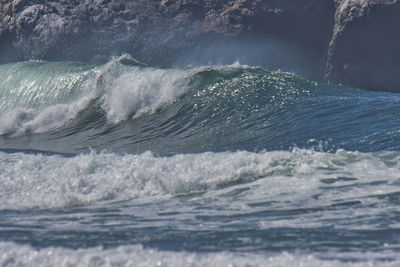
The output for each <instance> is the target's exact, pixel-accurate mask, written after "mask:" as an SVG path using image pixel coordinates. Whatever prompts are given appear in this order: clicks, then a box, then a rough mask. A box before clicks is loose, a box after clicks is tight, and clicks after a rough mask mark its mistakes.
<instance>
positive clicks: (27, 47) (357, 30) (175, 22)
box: [0, 0, 400, 91]
mask: <svg viewBox="0 0 400 267" xmlns="http://www.w3.org/2000/svg"><path fill="white" fill-rule="evenodd" d="M399 26H400V3H399V0H230V1H229V0H137V1H128V0H85V1H77V0H61V1H45V0H37V1H28V0H14V1H0V63H4V62H9V61H15V60H26V59H45V60H75V61H88V62H99V61H105V60H108V59H109V58H110V57H111V56H119V55H121V54H123V53H129V54H131V55H133V56H134V57H135V58H137V59H138V60H140V61H142V62H145V63H148V64H155V65H167V66H168V65H171V64H173V63H174V62H177V61H178V59H179V58H180V57H183V55H188V54H194V53H198V54H200V55H202V53H204V51H205V50H206V48H207V47H210V46H212V45H214V46H215V45H216V46H220V47H222V48H224V46H225V45H226V44H228V43H230V42H233V43H234V42H237V43H238V44H241V45H242V44H244V43H246V41H248V40H253V43H256V45H252V46H251V48H250V50H257V49H258V53H259V54H258V55H257V54H256V53H257V51H253V54H256V56H255V57H258V58H261V59H260V61H263V60H265V61H266V60H268V57H267V56H265V57H263V54H265V53H266V52H265V49H264V50H263V49H260V48H262V46H263V45H264V44H265V47H266V48H268V45H267V42H268V40H270V38H277V39H279V40H280V41H279V42H278V43H277V44H278V45H279V46H282V47H283V46H285V45H280V42H282V43H286V44H290V45H293V46H295V47H296V49H298V51H299V52H298V54H302V55H303V56H304V57H305V58H307V59H308V63H305V64H303V66H304V68H310V69H312V72H313V73H314V75H313V77H312V78H314V79H319V80H322V79H323V78H324V77H325V79H326V80H328V81H332V82H339V83H344V84H349V85H352V86H356V87H362V88H367V89H373V90H389V91H400V84H399V83H400V82H399V81H400V79H398V78H397V74H398V73H399V71H400V67H399V66H400V65H399V64H397V62H399V59H400V53H398V52H397V49H398V47H399V45H400V34H399V32H398V30H397V29H399ZM222 50H225V51H222ZM228 50H229V49H221V53H220V54H223V53H231V54H237V53H238V51H239V50H237V49H236V50H235V49H231V50H232V51H228ZM216 53H219V51H218V50H217V52H216ZM214 55H215V53H214V54H213V55H212V56H214ZM285 60H286V59H285ZM290 60H295V59H290V58H289V59H288V61H290ZM256 63H257V64H258V63H259V61H257V62H256ZM311 65H313V66H314V67H313V68H311V67H310V66H311Z"/></svg>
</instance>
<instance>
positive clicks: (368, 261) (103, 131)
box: [0, 56, 400, 266]
mask: <svg viewBox="0 0 400 267" xmlns="http://www.w3.org/2000/svg"><path fill="white" fill-rule="evenodd" d="M399 113H400V95H398V94H393V93H387V92H371V91H364V90H360V89H354V88H349V87H345V86H340V85H332V84H324V83H318V82H314V81H308V80H305V79H302V78H300V77H298V76H296V75H295V74H291V73H286V72H282V71H274V72H271V71H267V70H264V69H262V68H260V67H252V66H245V65H240V64H233V65H224V66H204V67H191V68H177V69H173V68H155V67H150V66H146V65H143V64H141V63H139V62H137V61H135V60H134V59H133V58H131V57H129V56H122V57H120V58H115V59H113V60H110V61H109V62H108V63H107V64H104V65H87V64H81V63H74V62H44V61H26V62H18V63H11V64H5V65H0V265H1V266H21V265H22V266H398V265H400V256H399V255H400V116H398V114H399Z"/></svg>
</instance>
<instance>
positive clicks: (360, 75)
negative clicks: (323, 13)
mask: <svg viewBox="0 0 400 267" xmlns="http://www.w3.org/2000/svg"><path fill="white" fill-rule="evenodd" d="M399 29H400V2H399V1H397V0H391V1H388V0H386V1H385V0H374V1H373V0H371V1H366V0H364V1H361V0H358V1H356V0H353V1H349V0H346V1H337V11H336V14H335V26H334V32H333V37H332V40H331V43H330V45H329V51H328V56H327V59H328V60H327V72H326V79H327V80H329V81H332V82H341V83H344V84H348V85H352V86H355V87H360V88H365V89H371V90H382V91H397V92H400V79H399V76H398V75H399V74H400V64H399V62H400V52H399V50H398V48H399V47H400V32H399Z"/></svg>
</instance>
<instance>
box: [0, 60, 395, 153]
mask: <svg viewBox="0 0 400 267" xmlns="http://www.w3.org/2000/svg"><path fill="white" fill-rule="evenodd" d="M0 74H1V76H0V77H2V78H0V79H2V80H1V83H0V84H1V85H0V86H1V98H0V111H1V120H0V134H1V137H0V147H1V148H3V149H23V150H28V149H30V150H38V151H48V152H57V153H66V154H69V153H70V154H75V153H80V152H85V151H88V150H89V149H95V150H107V151H113V152H122V153H125V152H127V153H141V152H144V151H148V150H151V151H153V152H154V153H157V154H160V155H168V154H174V153H197V152H204V151H214V152H219V151H226V150H230V151H236V150H247V151H261V150H276V149H288V148H291V147H311V146H314V147H315V146H323V147H324V149H325V150H331V151H335V150H336V149H347V150H358V151H364V152H371V151H380V150H398V148H399V145H400V139H399V130H400V129H399V127H398V125H399V118H398V116H396V114H397V112H398V111H400V109H399V107H398V105H397V103H398V102H399V100H400V99H399V96H398V95H396V94H390V93H379V92H367V91H361V90H356V89H351V88H346V87H341V86H333V85H327V84H321V83H316V82H309V81H306V80H303V79H301V78H298V77H296V76H295V75H292V74H289V73H282V72H268V71H265V70H263V69H260V68H254V67H248V66H241V65H231V66H224V67H203V68H195V69H185V70H175V69H157V68H151V67H147V66H144V65H141V64H140V63H138V62H136V61H134V60H133V59H131V58H129V57H127V56H125V57H121V58H118V59H115V60H113V61H111V62H110V63H108V64H106V65H104V66H92V65H89V66H86V65H78V64H75V63H47V62H36V61H32V62H23V63H16V64H10V65H3V66H1V68H0ZM61 143H62V145H61Z"/></svg>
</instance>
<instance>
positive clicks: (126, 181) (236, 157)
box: [0, 150, 400, 225]
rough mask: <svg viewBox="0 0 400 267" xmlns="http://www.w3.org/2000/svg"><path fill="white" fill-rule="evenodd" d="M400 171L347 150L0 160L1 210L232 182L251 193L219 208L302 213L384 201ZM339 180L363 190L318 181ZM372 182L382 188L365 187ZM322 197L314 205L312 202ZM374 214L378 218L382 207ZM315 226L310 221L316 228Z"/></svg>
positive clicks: (213, 188) (218, 190) (209, 188)
mask: <svg viewBox="0 0 400 267" xmlns="http://www.w3.org/2000/svg"><path fill="white" fill-rule="evenodd" d="M398 158H399V156H397V157H396V159H398ZM399 162H400V161H399ZM399 171H400V166H399V164H397V163H396V165H394V166H388V165H387V163H386V162H384V160H383V159H381V158H378V157H375V156H373V155H370V154H361V153H355V154H354V155H353V154H352V152H345V151H339V152H338V153H336V154H329V153H320V152H315V151H312V150H295V151H291V152H290V151H287V152H285V151H281V152H280V151H275V152H262V153H250V152H226V153H202V154H186V155H175V156H173V157H156V156H154V155H152V154H151V153H150V152H147V153H144V154H141V155H116V154H107V153H100V154H96V153H91V154H84V155H78V156H75V157H72V158H64V157H61V156H56V155H54V156H46V155H27V154H19V153H17V154H7V153H0V184H1V187H0V209H28V208H35V207H36V208H60V207H70V206H77V205H89V204H92V203H96V202H102V201H111V202H113V201H125V200H133V199H146V198H149V199H150V201H152V200H151V199H153V200H154V199H158V198H165V197H167V198H168V197H171V196H175V195H178V194H187V193H191V192H198V191H203V192H208V194H211V197H215V196H216V195H218V194H224V191H226V190H228V191H229V190H232V188H235V187H234V186H228V187H224V185H229V184H232V183H233V184H235V183H239V185H238V186H242V185H243V183H244V184H245V185H244V186H246V187H249V188H250V189H251V191H249V192H251V193H248V194H246V195H244V196H242V198H241V199H240V200H237V201H234V203H230V199H229V198H223V197H221V198H222V199H223V201H222V200H221V202H220V203H215V205H225V206H226V207H227V209H228V210H229V206H230V205H232V209H235V207H234V205H236V204H237V203H238V202H240V203H243V205H244V206H245V207H244V210H243V212H246V210H248V209H250V208H246V205H247V203H252V202H260V201H261V202H262V201H269V200H272V201H275V202H277V203H278V204H277V205H278V206H279V205H280V204H279V203H281V204H282V203H286V204H285V205H286V206H288V205H289V206H290V205H294V206H295V205H301V206H302V207H303V208H308V207H309V208H312V207H321V206H324V205H325V206H329V205H331V204H334V203H338V202H343V201H346V200H354V199H356V198H357V197H358V198H360V199H362V200H363V201H364V202H366V203H367V202H368V201H379V200H378V199H377V198H374V196H377V195H379V194H382V193H391V192H396V190H397V187H396V186H394V185H393V184H395V183H396V181H397V180H398V173H399ZM340 176H347V177H353V178H354V179H356V180H357V182H358V183H359V184H360V185H357V186H350V187H349V189H346V190H342V191H341V190H327V189H325V188H323V187H329V186H332V188H335V186H338V185H346V184H349V185H351V184H352V183H355V182H354V181H342V182H341V181H338V182H337V183H334V184H333V185H329V184H325V183H322V182H321V181H322V180H323V179H329V178H332V177H333V178H335V177H340ZM374 182H383V184H382V185H380V186H379V187H376V186H368V184H371V183H374ZM364 185H365V186H364ZM221 186H222V187H221ZM378 189H379V190H378ZM318 194H320V196H319V199H318V201H315V199H314V198H313V196H314V195H318ZM204 197H207V195H206V196H204ZM278 200H279V201H278ZM376 209H377V210H376V212H379V205H377V206H376ZM253 210H254V209H253ZM360 212H371V209H368V210H365V211H362V210H361V211H360ZM328 214H329V213H328ZM340 216H343V214H342V215H340ZM314 219H315V220H314ZM314 219H312V218H311V219H310V220H311V221H313V220H314V221H315V222H316V223H318V219H317V218H314ZM310 220H309V221H307V223H308V224H310V223H311V221H310ZM260 223H261V224H262V222H260ZM280 223H282V224H283V225H284V224H285V222H280Z"/></svg>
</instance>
